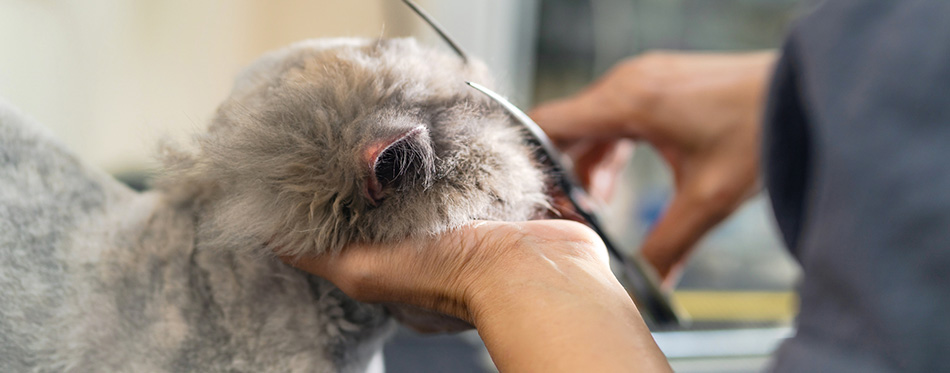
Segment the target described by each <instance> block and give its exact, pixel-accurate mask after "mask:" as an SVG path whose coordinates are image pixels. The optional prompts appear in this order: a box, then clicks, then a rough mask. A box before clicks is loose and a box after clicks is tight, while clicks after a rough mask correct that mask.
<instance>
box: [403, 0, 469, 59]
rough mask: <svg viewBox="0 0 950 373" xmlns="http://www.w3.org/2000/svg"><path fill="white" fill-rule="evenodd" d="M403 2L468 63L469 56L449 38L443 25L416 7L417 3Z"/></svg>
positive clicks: (408, 0)
mask: <svg viewBox="0 0 950 373" xmlns="http://www.w3.org/2000/svg"><path fill="white" fill-rule="evenodd" d="M402 2H403V3H405V4H406V5H408V6H409V8H410V9H412V11H413V12H415V13H416V14H418V15H419V17H420V18H422V20H423V21H425V22H426V23H428V24H429V26H431V27H432V29H433V30H435V32H436V33H437V34H439V36H441V37H442V40H445V42H446V43H447V44H448V45H449V47H451V48H452V50H454V51H455V53H457V54H458V55H459V57H462V61H465V63H468V55H467V54H465V52H464V51H462V48H461V47H459V45H458V44H457V43H455V40H453V39H452V38H451V37H450V36H449V34H448V33H447V32H445V29H443V28H442V25H440V24H439V23H438V22H436V21H435V20H434V19H432V17H429V13H426V11H425V10H422V8H420V7H419V6H418V5H416V3H414V2H412V1H411V0H402Z"/></svg>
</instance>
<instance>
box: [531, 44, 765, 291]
mask: <svg viewBox="0 0 950 373" xmlns="http://www.w3.org/2000/svg"><path fill="white" fill-rule="evenodd" d="M775 60H776V55H775V53H774V52H755V53H733V54H724V53H716V54H713V53H674V52H654V53H648V54H645V55H643V56H641V57H636V58H632V59H629V60H626V61H624V62H621V63H619V64H618V65H617V66H615V67H614V68H613V69H611V70H610V71H609V72H608V73H607V74H605V75H604V76H603V77H601V78H600V79H599V80H598V81H597V82H595V83H594V84H591V85H590V86H589V87H587V88H586V89H585V90H583V91H581V92H580V93H578V94H576V95H574V96H572V97H568V98H565V99H561V100H556V101H552V102H549V103H545V104H543V105H541V106H539V107H537V108H535V109H534V110H533V111H532V112H531V113H530V115H531V117H532V118H534V120H535V121H537V122H538V124H539V125H540V126H541V127H543V128H544V130H545V132H547V134H548V135H549V136H551V138H552V139H554V140H555V141H558V142H560V143H561V144H563V145H565V147H567V148H568V149H569V151H568V154H570V155H572V156H573V157H574V159H575V165H576V170H577V172H578V174H579V176H580V178H581V181H582V182H584V183H585V184H587V185H588V186H589V188H590V189H591V191H592V193H593V194H594V195H595V196H596V197H599V198H601V199H606V198H608V194H609V192H610V191H611V190H612V189H613V185H614V184H615V180H616V176H617V174H618V173H619V170H620V169H621V168H622V165H623V164H624V162H626V159H628V158H629V154H630V153H631V152H630V150H631V149H630V143H629V140H642V141H646V142H648V143H650V144H651V145H653V146H654V147H655V148H656V149H657V150H658V151H659V153H660V154H661V155H662V157H663V158H664V159H665V160H666V162H667V163H668V165H669V166H670V168H671V169H672V171H673V177H674V188H675V193H674V196H673V199H672V201H671V202H670V204H669V206H668V207H667V209H666V211H665V212H664V214H663V216H662V217H661V218H660V220H659V221H658V222H657V223H656V225H655V226H654V227H653V229H652V231H651V232H650V233H649V235H648V236H647V238H646V240H645V241H644V243H643V247H642V253H643V255H644V256H645V257H646V258H647V259H648V260H649V261H650V262H651V263H652V264H653V265H654V266H655V267H656V269H657V271H658V272H659V273H660V274H661V275H662V276H663V277H664V278H666V279H667V285H670V284H671V281H670V280H671V279H673V278H675V277H676V276H671V275H670V274H671V273H675V272H676V269H677V268H678V267H679V266H680V264H681V263H682V262H683V260H684V259H685V258H686V257H687V255H688V253H689V251H690V249H691V248H692V247H693V245H694V244H695V243H696V242H697V241H698V240H699V239H700V238H702V237H703V235H704V234H705V233H706V232H708V231H709V230H710V229H712V228H713V227H714V226H715V225H716V224H718V223H719V222H721V221H722V220H723V219H725V218H726V217H728V216H729V215H730V214H731V213H732V212H733V211H735V210H736V208H738V207H739V206H740V205H741V204H742V202H743V201H745V199H746V198H748V197H749V196H751V195H752V194H754V193H755V191H756V190H757V189H758V187H757V185H758V184H759V182H758V169H759V147H760V139H759V136H760V132H761V126H762V125H761V118H760V116H761V113H762V110H763V104H764V99H765V90H766V87H767V85H768V77H769V75H770V74H771V71H772V68H773V65H774V63H775ZM571 150H574V151H571Z"/></svg>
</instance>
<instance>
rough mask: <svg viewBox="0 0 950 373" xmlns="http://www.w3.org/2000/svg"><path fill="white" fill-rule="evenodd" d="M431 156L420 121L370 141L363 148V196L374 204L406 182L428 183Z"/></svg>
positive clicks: (426, 134) (430, 174) (427, 135)
mask: <svg viewBox="0 0 950 373" xmlns="http://www.w3.org/2000/svg"><path fill="white" fill-rule="evenodd" d="M434 158H435V155H434V152H433V150H432V145H431V142H430V141H429V131H428V130H427V129H426V127H425V126H421V125H420V126H417V127H413V128H411V129H408V130H406V131H402V132H400V133H399V134H397V135H395V136H391V137H387V138H385V139H383V140H379V141H376V142H372V143H370V144H369V146H367V147H366V148H365V149H363V160H364V164H365V165H366V167H367V171H368V175H367V177H366V183H365V196H366V198H368V199H369V200H370V201H371V202H372V203H373V204H374V205H376V204H379V203H380V202H381V201H382V200H383V199H385V198H386V197H387V196H389V195H390V194H392V193H397V192H399V191H400V190H403V189H404V188H406V187H408V186H411V185H414V184H421V185H417V186H418V187H428V184H429V183H430V182H431V179H432V177H433V176H434V175H433V174H434V161H435V159H434Z"/></svg>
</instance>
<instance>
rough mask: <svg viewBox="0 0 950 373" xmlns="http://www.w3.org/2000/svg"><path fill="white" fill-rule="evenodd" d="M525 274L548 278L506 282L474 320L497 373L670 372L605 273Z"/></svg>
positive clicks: (559, 268)
mask: <svg viewBox="0 0 950 373" xmlns="http://www.w3.org/2000/svg"><path fill="white" fill-rule="evenodd" d="M605 272H606V273H605ZM525 273H533V274H535V275H537V274H539V273H547V274H549V275H538V276H537V277H536V278H530V277H529V278H522V277H523V276H507V277H505V278H504V279H502V281H504V283H499V284H496V285H495V286H492V287H491V288H492V289H496V291H495V292H494V293H492V294H486V295H485V296H484V297H483V299H484V300H483V301H482V305H480V307H479V308H478V310H479V311H478V312H477V313H475V314H474V316H475V320H474V322H475V323H476V327H477V328H478V331H479V335H480V336H481V337H482V339H483V340H484V341H485V345H486V346H487V347H488V351H489V353H490V354H491V356H492V359H493V360H494V362H495V364H496V365H497V366H498V368H499V369H500V370H501V371H506V372H507V371H510V372H525V371H538V372H631V371H639V372H659V371H669V370H670V368H669V365H668V364H667V362H666V359H665V357H664V356H663V354H662V353H661V352H660V350H659V348H658V347H657V346H656V343H655V342H654V341H653V338H652V336H651V335H650V332H649V330H648V329H647V327H646V325H645V324H644V323H643V320H642V319H641V318H640V314H639V313H638V311H637V309H636V306H635V305H634V304H633V302H632V301H631V300H630V298H629V296H628V295H627V294H626V292H625V290H624V289H623V287H622V286H621V285H620V283H619V282H617V281H616V279H615V278H614V277H613V275H612V274H610V273H609V270H607V269H606V268H600V267H596V268H595V267H593V266H591V265H589V263H568V264H565V263H558V264H557V265H556V266H552V268H550V270H540V271H539V270H537V269H535V270H531V271H525ZM525 277H526V276H525Z"/></svg>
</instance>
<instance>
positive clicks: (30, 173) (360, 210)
mask: <svg viewBox="0 0 950 373" xmlns="http://www.w3.org/2000/svg"><path fill="white" fill-rule="evenodd" d="M488 79H489V77H488V74H487V73H486V69H485V68H484V67H483V65H481V64H478V63H468V64H466V63H464V62H463V61H462V60H461V59H459V58H457V57H455V56H453V55H448V54H443V53H439V52H435V51H432V50H428V49H425V48H421V47H420V46H418V45H417V44H416V43H415V42H414V41H413V40H408V39H396V40H358V39H329V40H315V41H307V42H302V43H298V44H296V45H293V46H291V47H289V48H286V49H283V50H280V51H277V52H274V53H271V54H268V55H265V56H264V57H262V58H261V59H260V60H258V61H257V62H256V63H254V64H253V65H252V66H251V67H250V68H248V69H247V70H246V71H245V72H244V73H243V74H242V75H241V76H240V77H239V78H238V79H237V82H236V85H235V88H234V90H233V92H232V93H231V96H230V97H229V98H228V99H227V100H226V101H225V102H224V103H223V104H222V105H221V106H220V108H219V109H218V112H217V115H216V116H215V118H214V119H213V120H212V122H211V125H210V127H209V129H208V131H207V133H204V134H202V135H199V136H197V141H196V146H194V147H193V149H188V148H176V147H172V146H166V147H164V151H163V159H164V160H165V163H166V166H167V170H166V172H165V173H164V174H163V176H162V177H160V178H159V180H158V182H157V183H156V189H155V190H154V191H151V192H147V193H144V194H138V193H135V192H133V191H131V190H129V189H128V188H126V187H124V186H123V185H121V184H119V183H118V182H116V181H115V180H113V179H111V178H110V177H108V176H107V175H105V174H103V173H101V172H98V171H96V170H91V169H90V168H88V167H86V166H85V165H84V164H82V163H81V162H80V161H78V160H77V159H76V158H75V157H74V156H73V155H71V154H70V153H69V152H68V151H66V150H64V148H63V147H62V146H61V145H60V144H59V143H57V142H56V141H55V140H52V139H51V137H50V136H49V134H48V133H47V132H46V131H44V130H43V129H41V128H39V127H37V126H35V125H34V124H32V122H30V121H29V120H26V119H24V117H23V115H22V114H20V113H18V112H17V111H16V110H14V109H12V108H11V107H9V105H7V104H4V103H2V102H0V292H2V295H0V372H22V371H39V372H47V371H73V372H89V371H129V372H149V371H295V372H296V371H300V372H333V371H346V372H350V371H364V370H366V369H367V366H368V364H369V361H370V359H371V358H372V357H373V356H374V355H375V354H376V353H378V352H379V350H380V348H381V345H382V341H383V339H384V338H385V336H386V335H387V334H388V333H389V332H390V331H391V329H392V322H391V321H390V318H389V316H387V314H386V312H385V311H384V310H383V309H382V308H381V307H380V306H378V305H367V304H361V303H357V302H355V301H353V300H351V299H349V298H347V297H346V296H345V295H343V294H342V293H341V292H340V291H339V290H338V289H336V288H335V287H333V286H332V285H331V284H329V283H328V282H326V281H325V280H322V279H320V278H317V277H314V276H311V275H308V274H305V273H303V272H301V271H298V270H296V269H293V268H291V267H289V266H287V265H285V264H283V263H282V262H280V261H279V260H277V259H275V257H274V252H275V251H276V252H279V253H281V254H287V255H311V254H318V253H322V252H325V251H328V250H340V249H343V246H344V245H345V244H346V243H348V242H353V241H377V242H382V241H394V240H399V239H401V238H404V237H406V236H409V235H425V234H433V233H438V232H442V231H445V230H448V229H452V228H453V227H457V226H459V225H461V224H464V223H466V222H468V221H471V220H473V219H495V220H521V219H528V218H532V217H537V216H539V214H541V213H543V211H544V210H545V209H546V207H547V203H546V197H545V194H544V192H545V191H544V177H543V174H542V172H541V170H540V167H539V165H538V164H537V163H536V162H535V161H534V160H533V157H532V149H531V148H530V147H529V146H527V145H525V144H524V142H523V140H524V135H523V134H522V132H521V130H520V129H519V128H518V127H517V126H516V125H514V124H513V122H512V121H511V120H510V119H509V118H508V117H507V116H506V114H505V113H504V112H503V111H501V109H500V108H499V107H497V106H496V105H494V104H492V103H491V102H490V101H489V100H488V99H487V98H485V97H483V96H482V95H481V94H480V93H479V92H477V91H475V90H473V89H471V88H469V87H468V86H466V85H465V84H464V81H466V80H471V81H476V82H482V83H487V80H488Z"/></svg>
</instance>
